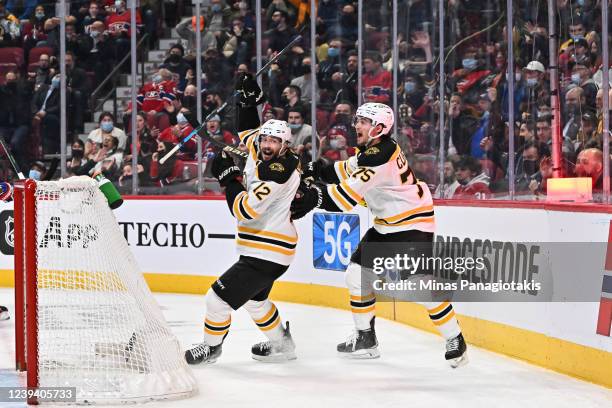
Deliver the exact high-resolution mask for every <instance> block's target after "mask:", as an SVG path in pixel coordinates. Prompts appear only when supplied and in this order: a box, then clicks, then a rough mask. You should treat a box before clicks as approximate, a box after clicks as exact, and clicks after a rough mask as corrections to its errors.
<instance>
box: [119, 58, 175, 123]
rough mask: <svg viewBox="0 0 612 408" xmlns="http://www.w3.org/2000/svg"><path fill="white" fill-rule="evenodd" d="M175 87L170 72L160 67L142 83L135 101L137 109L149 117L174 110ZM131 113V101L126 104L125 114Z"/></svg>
mask: <svg viewBox="0 0 612 408" xmlns="http://www.w3.org/2000/svg"><path fill="white" fill-rule="evenodd" d="M176 95H177V89H176V82H174V81H173V77H172V73H171V72H170V71H169V70H167V69H164V68H162V69H160V70H159V71H158V72H157V73H155V74H154V75H153V78H152V79H151V82H147V83H145V84H144V86H143V87H142V88H140V91H139V92H138V96H136V103H137V104H138V109H139V110H141V111H143V112H147V114H148V115H149V117H150V118H151V117H155V118H157V119H158V118H159V117H160V116H161V115H167V114H169V113H171V112H173V111H174V105H173V104H174V102H175V101H176ZM131 113H132V105H131V103H130V104H129V105H128V108H127V110H126V115H129V114H131Z"/></svg>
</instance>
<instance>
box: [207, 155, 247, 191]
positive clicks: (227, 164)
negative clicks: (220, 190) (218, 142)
mask: <svg viewBox="0 0 612 408" xmlns="http://www.w3.org/2000/svg"><path fill="white" fill-rule="evenodd" d="M211 171H212V175H213V177H215V178H216V179H217V180H219V184H221V186H223V187H227V185H228V184H229V183H230V182H232V181H233V180H235V179H236V178H238V177H240V175H242V172H241V171H240V168H239V167H238V166H236V165H235V164H234V159H232V158H231V157H230V156H229V155H228V154H226V153H225V152H223V151H221V152H219V153H218V154H217V155H216V156H215V158H214V159H213V162H212V168H211Z"/></svg>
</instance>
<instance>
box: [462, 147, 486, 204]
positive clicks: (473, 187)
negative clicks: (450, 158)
mask: <svg viewBox="0 0 612 408" xmlns="http://www.w3.org/2000/svg"><path fill="white" fill-rule="evenodd" d="M455 177H456V179H457V182H458V183H459V186H458V187H457V188H456V189H455V193H454V194H453V198H454V199H464V200H466V199H469V200H473V199H476V200H485V199H487V198H488V197H489V196H490V194H491V190H490V189H489V183H490V179H489V176H487V175H486V174H485V173H483V172H482V167H481V166H480V163H479V162H478V161H477V160H476V159H474V158H473V157H470V156H463V157H462V158H461V159H459V161H458V163H457V166H456V170H455Z"/></svg>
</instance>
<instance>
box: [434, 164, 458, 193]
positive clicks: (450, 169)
mask: <svg viewBox="0 0 612 408" xmlns="http://www.w3.org/2000/svg"><path fill="white" fill-rule="evenodd" d="M459 186H460V184H459V182H458V181H457V178H456V176H455V163H454V162H453V161H452V160H446V161H445V162H444V181H443V182H442V183H440V184H438V187H436V191H435V192H434V198H452V197H453V196H454V195H455V191H456V190H457V188H458V187H459Z"/></svg>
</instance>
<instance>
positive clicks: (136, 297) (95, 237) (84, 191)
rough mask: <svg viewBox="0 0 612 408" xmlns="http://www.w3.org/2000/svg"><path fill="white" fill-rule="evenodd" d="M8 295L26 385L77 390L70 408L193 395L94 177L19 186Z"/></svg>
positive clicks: (19, 365) (175, 347)
mask: <svg viewBox="0 0 612 408" xmlns="http://www.w3.org/2000/svg"><path fill="white" fill-rule="evenodd" d="M15 298H16V311H15V315H16V323H15V324H16V336H15V337H16V363H17V369H18V370H26V371H27V384H28V387H36V388H40V387H75V388H76V398H77V401H76V402H77V403H97V404H100V403H101V404H104V403H108V404H110V403H126V402H144V401H149V400H160V399H175V398H183V397H188V396H191V395H193V394H195V393H196V392H197V386H196V382H195V379H194V377H193V375H192V373H191V371H190V369H189V368H188V366H187V365H186V363H185V361H184V357H183V353H182V351H181V347H180V344H179V342H178V340H177V339H176V338H175V336H174V335H173V334H172V332H171V331H170V329H169V327H168V324H167V323H166V321H165V320H164V317H163V315H162V313H161V310H160V308H159V306H158V305H157V303H156V301H155V299H154V298H153V296H152V294H151V292H150V290H149V288H148V286H147V284H146V282H145V280H144V278H143V275H142V274H141V273H140V271H139V269H138V265H137V264H136V261H135V259H134V257H133V255H132V254H131V252H130V250H129V248H128V244H127V242H126V241H125V239H124V237H123V235H122V233H121V231H120V228H119V225H118V224H117V221H116V220H115V217H114V215H113V213H112V211H111V210H110V208H109V207H108V203H107V201H106V198H105V197H104V195H103V194H102V193H101V192H100V190H99V189H98V185H97V183H96V182H95V181H94V180H92V179H91V178H89V177H73V178H70V179H65V180H60V181H51V182H34V181H32V180H27V181H25V182H24V183H21V184H18V185H17V186H16V188H15ZM29 402H30V403H36V402H37V401H32V400H31V401H29Z"/></svg>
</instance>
